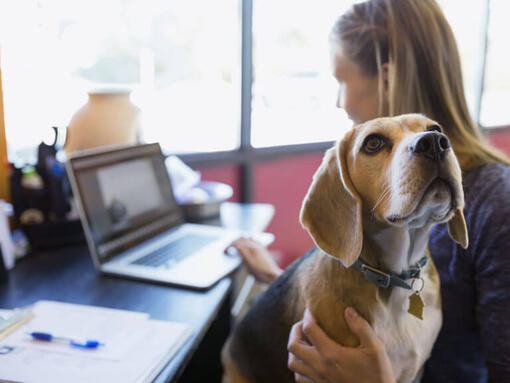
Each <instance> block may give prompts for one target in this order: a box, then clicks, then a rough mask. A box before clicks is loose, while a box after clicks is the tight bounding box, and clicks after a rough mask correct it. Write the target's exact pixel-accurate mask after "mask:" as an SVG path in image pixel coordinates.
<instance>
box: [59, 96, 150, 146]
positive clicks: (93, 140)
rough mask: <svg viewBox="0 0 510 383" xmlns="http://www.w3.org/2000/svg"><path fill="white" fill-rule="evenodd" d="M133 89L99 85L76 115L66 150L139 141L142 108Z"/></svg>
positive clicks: (70, 125)
mask: <svg viewBox="0 0 510 383" xmlns="http://www.w3.org/2000/svg"><path fill="white" fill-rule="evenodd" d="M130 94H131V90H129V89H111V88H108V89H96V90H93V91H90V92H89V100H88V102H87V103H86V104H85V105H84V106H83V107H81V108H80V109H79V110H78V111H77V112H76V113H75V114H74V116H73V117H72V119H71V122H70V123H69V126H68V128H67V139H66V144H65V147H64V149H65V151H66V152H67V153H72V152H75V151H78V150H83V149H90V148H97V147H100V146H107V145H121V144H131V145H132V144H136V143H137V142H138V136H139V130H140V125H141V123H140V119H141V113H140V109H139V108H138V107H137V106H135V105H133V104H132V103H131V101H130V98H129V96H130Z"/></svg>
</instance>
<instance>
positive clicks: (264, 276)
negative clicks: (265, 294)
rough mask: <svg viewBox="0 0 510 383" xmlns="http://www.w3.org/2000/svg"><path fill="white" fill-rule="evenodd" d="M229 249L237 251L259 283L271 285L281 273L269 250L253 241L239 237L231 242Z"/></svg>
mask: <svg viewBox="0 0 510 383" xmlns="http://www.w3.org/2000/svg"><path fill="white" fill-rule="evenodd" d="M230 247H234V248H235V249H236V250H237V251H238V253H239V256H240V257H241V258H242V259H243V262H244V264H245V265H246V267H247V268H248V270H249V272H250V273H251V274H253V276H254V277H255V279H257V280H258V281H259V282H263V283H271V282H273V281H274V280H275V279H276V278H278V277H279V276H280V274H281V273H282V269H280V267H279V266H278V265H277V264H276V262H275V261H274V259H273V257H272V256H271V254H270V253H269V250H267V248H265V247H264V246H263V245H262V244H261V243H259V242H257V241H255V240H254V239H252V238H245V237H241V238H239V239H237V240H235V241H234V242H232V243H231V244H230V245H229V246H228V247H227V250H228V249H229V248H230ZM227 250H226V251H227Z"/></svg>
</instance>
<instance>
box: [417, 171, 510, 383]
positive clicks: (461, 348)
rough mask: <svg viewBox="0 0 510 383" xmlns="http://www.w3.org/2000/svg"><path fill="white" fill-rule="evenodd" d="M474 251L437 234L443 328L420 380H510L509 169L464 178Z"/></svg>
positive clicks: (441, 231) (434, 246)
mask: <svg viewBox="0 0 510 383" xmlns="http://www.w3.org/2000/svg"><path fill="white" fill-rule="evenodd" d="M463 184H464V193H465V200H466V207H465V209H464V215H465V218H466V223H467V227H468V232H469V242H470V243H469V248H468V249H467V250H464V249H462V248H461V247H460V246H458V245H456V244H455V243H454V242H453V241H452V240H451V239H450V238H449V237H448V230H447V227H446V225H444V224H443V225H438V226H436V227H435V228H433V229H432V233H431V238H430V243H429V249H430V253H431V255H432V258H433V259H434V262H435V264H436V266H437V269H438V272H439V276H440V278H441V296H442V303H443V315H444V319H443V327H442V329H441V332H440V334H439V337H438V339H437V342H436V344H435V346H434V349H433V351H432V356H431V357H430V359H429V360H428V361H427V364H426V367H425V375H424V377H423V380H422V382H426V383H449V382H462V383H471V382H473V383H474V382H476V383H480V382H490V383H494V382H506V383H508V382H510V203H509V202H510V167H508V166H505V165H502V164H489V165H484V166H481V167H479V168H476V169H474V170H472V171H470V172H468V173H466V174H465V175H464V180H463Z"/></svg>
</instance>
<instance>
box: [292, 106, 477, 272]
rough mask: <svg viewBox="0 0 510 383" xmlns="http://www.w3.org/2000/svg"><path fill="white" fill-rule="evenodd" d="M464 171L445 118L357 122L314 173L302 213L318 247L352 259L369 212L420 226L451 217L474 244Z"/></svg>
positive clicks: (453, 231) (459, 238)
mask: <svg viewBox="0 0 510 383" xmlns="http://www.w3.org/2000/svg"><path fill="white" fill-rule="evenodd" d="M463 208H464V193H463V190H462V181H461V170H460V167H459V164H458V162H457V159H456V157H455V154H454V153H453V150H452V148H451V145H450V142H449V140H448V138H447V137H446V136H445V135H444V134H443V133H442V129H441V127H440V125H439V124H438V123H437V122H435V121H432V120H430V119H428V118H426V117H424V116H422V115H418V114H407V115H402V116H398V117H392V118H378V119H375V120H372V121H368V122H366V123H364V124H361V125H358V126H357V127H355V128H354V129H352V130H351V131H349V132H348V133H347V134H346V135H345V137H344V138H343V139H342V140H340V141H339V142H338V143H337V144H336V145H335V146H334V147H333V148H331V149H329V150H328V151H327V152H326V154H325V156H324V159H323V161H322V164H321V166H320V167H319V169H318V170H317V172H316V173H315V175H314V177H313V182H312V185H311V186H310V189H309V191H308V194H307V195H306V197H305V199H304V201H303V206H302V208H301V215H300V220H301V224H302V225H303V227H304V228H305V229H306V230H307V231H308V232H309V233H310V235H311V236H312V238H313V240H314V241H315V243H316V244H317V246H318V247H319V248H320V249H321V250H323V251H324V252H325V253H327V254H329V255H331V256H333V257H335V258H339V259H340V260H341V261H342V262H343V264H344V265H345V266H350V265H351V264H352V263H353V262H354V261H355V260H356V259H357V258H358V256H359V255H360V252H361V248H362V243H363V228H364V226H363V216H365V217H367V216H368V217H370V219H375V220H376V221H377V222H379V223H382V224H383V225H388V226H394V227H403V228H409V229H412V228H419V227H426V226H430V225H432V224H434V223H441V222H446V221H448V232H449V234H450V237H451V238H452V239H453V240H454V241H456V242H457V243H459V244H460V245H462V246H463V247H464V248H466V247H467V246H468V237H467V230H466V223H465V220H464V215H463V213H462V210H463Z"/></svg>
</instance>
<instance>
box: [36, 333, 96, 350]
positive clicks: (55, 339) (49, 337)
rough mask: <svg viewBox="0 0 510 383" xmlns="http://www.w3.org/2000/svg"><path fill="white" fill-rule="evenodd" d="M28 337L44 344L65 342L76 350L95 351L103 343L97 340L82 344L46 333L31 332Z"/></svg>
mask: <svg viewBox="0 0 510 383" xmlns="http://www.w3.org/2000/svg"><path fill="white" fill-rule="evenodd" d="M29 335H30V336H31V337H32V338H33V339H36V340H42V341H45V342H65V343H68V344H69V345H71V346H72V347H77V348H88V349H96V348H98V347H100V346H104V343H100V342H99V341H97V340H86V341H84V342H78V341H76V340H74V339H71V338H66V337H63V336H54V335H52V334H49V333H47V332H31V333H30V334H29Z"/></svg>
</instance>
